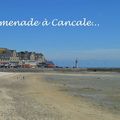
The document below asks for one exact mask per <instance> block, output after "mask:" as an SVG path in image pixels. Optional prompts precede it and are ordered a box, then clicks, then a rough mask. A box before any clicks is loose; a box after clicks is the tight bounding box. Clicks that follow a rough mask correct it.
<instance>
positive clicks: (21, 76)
mask: <svg viewBox="0 0 120 120" xmlns="http://www.w3.org/2000/svg"><path fill="white" fill-rule="evenodd" d="M24 79H25V76H23V75H19V76H17V80H24Z"/></svg>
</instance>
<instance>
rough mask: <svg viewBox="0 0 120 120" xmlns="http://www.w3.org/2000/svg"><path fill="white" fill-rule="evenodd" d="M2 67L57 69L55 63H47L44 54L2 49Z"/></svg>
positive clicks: (0, 53)
mask: <svg viewBox="0 0 120 120" xmlns="http://www.w3.org/2000/svg"><path fill="white" fill-rule="evenodd" d="M0 67H5V68H9V67H23V68H36V67H55V65H54V63H53V62H50V61H47V60H46V59H45V57H44V55H43V54H42V53H36V52H29V51H20V52H16V50H10V49H7V48H0Z"/></svg>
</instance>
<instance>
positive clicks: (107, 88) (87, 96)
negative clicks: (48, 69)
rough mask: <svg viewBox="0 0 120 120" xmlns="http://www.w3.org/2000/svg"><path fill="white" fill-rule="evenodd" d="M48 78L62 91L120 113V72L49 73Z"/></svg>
mask: <svg viewBox="0 0 120 120" xmlns="http://www.w3.org/2000/svg"><path fill="white" fill-rule="evenodd" d="M46 80H47V81H48V82H49V83H51V84H53V85H55V86H58V87H59V90H60V91H63V92H66V93H67V94H69V95H72V96H74V97H78V98H79V97H81V98H83V99H84V100H85V101H87V102H91V103H92V104H93V105H95V106H96V107H101V108H104V109H107V110H108V111H110V112H112V113H114V114H120V74H119V73H115V72H96V73H94V72H89V73H83V74H81V73H80V74H78V73H77V74H70V75H67V74H64V75H61V74H58V75H49V76H47V77H46Z"/></svg>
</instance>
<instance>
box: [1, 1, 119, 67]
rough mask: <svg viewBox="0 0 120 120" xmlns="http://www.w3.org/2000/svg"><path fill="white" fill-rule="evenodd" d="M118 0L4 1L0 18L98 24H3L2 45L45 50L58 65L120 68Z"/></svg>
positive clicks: (21, 48)
mask: <svg viewBox="0 0 120 120" xmlns="http://www.w3.org/2000/svg"><path fill="white" fill-rule="evenodd" d="M119 5H120V1H119V0H20V1H17V0H11V1H8V0H1V1H0V21H2V20H11V19H12V20H23V19H24V20H29V19H30V18H34V19H38V20H41V19H44V18H47V19H54V18H57V19H63V20H79V19H81V18H87V19H90V20H93V21H95V22H96V23H98V24H100V26H99V27H60V28H59V27H56V28H54V27H0V47H6V48H10V49H16V50H17V51H20V50H30V51H36V52H42V53H43V54H45V56H46V57H47V59H49V60H53V61H54V62H55V63H56V64H57V65H62V66H73V65H74V60H75V59H76V58H77V59H78V60H79V65H80V66H81V67H97V66H99V67H120V62H119V61H120V22H119V21H120V15H119V14H120V13H119V11H120V7H119Z"/></svg>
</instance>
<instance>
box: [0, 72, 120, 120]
mask: <svg viewBox="0 0 120 120" xmlns="http://www.w3.org/2000/svg"><path fill="white" fill-rule="evenodd" d="M113 78H114V79H115V81H116V82H117V84H115V82H112V80H113ZM119 79H120V76H119V74H117V73H85V74H82V73H80V74H78V73H77V74H75V73H74V74H64V73H4V72H0V120H119V119H120V115H119V113H120V110H119V104H120V101H119V100H120V93H119V91H120V90H119V89H120V88H119ZM90 81H91V82H90ZM95 81H97V82H95ZM100 81H102V83H101V82H100ZM108 81H110V82H111V83H113V84H110V82H108ZM110 85H112V87H114V88H115V87H116V89H114V90H113V88H112V87H111V86H110ZM117 85H118V86H117ZM111 91H113V92H114V94H113V93H111ZM103 93H104V94H103ZM108 93H109V94H108ZM115 93H116V94H115ZM94 94H96V95H98V96H97V98H98V102H97V100H96V98H95V100H96V101H95V102H96V104H93V103H94V99H92V97H93V95H94ZM101 94H102V95H104V96H106V97H104V98H103V99H102V98H101V97H99V96H100V95H101ZM88 95H91V96H92V97H87V96H88ZM107 95H109V96H107ZM112 95H113V96H112ZM110 96H112V97H111V98H112V99H111V98H110ZM89 98H90V99H89ZM105 98H106V99H105ZM108 98H110V101H109V102H110V103H112V102H113V103H114V104H115V105H117V107H118V108H115V107H111V106H110V107H111V110H109V106H107V105H106V104H105V105H103V106H102V107H101V104H99V103H100V102H99V101H105V102H104V103H106V101H108ZM115 98H116V99H115ZM104 99H105V100H104ZM113 99H115V100H113ZM91 101H93V103H92V102H91ZM114 101H115V102H114ZM114 104H113V106H114ZM112 109H115V110H113V111H112Z"/></svg>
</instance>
